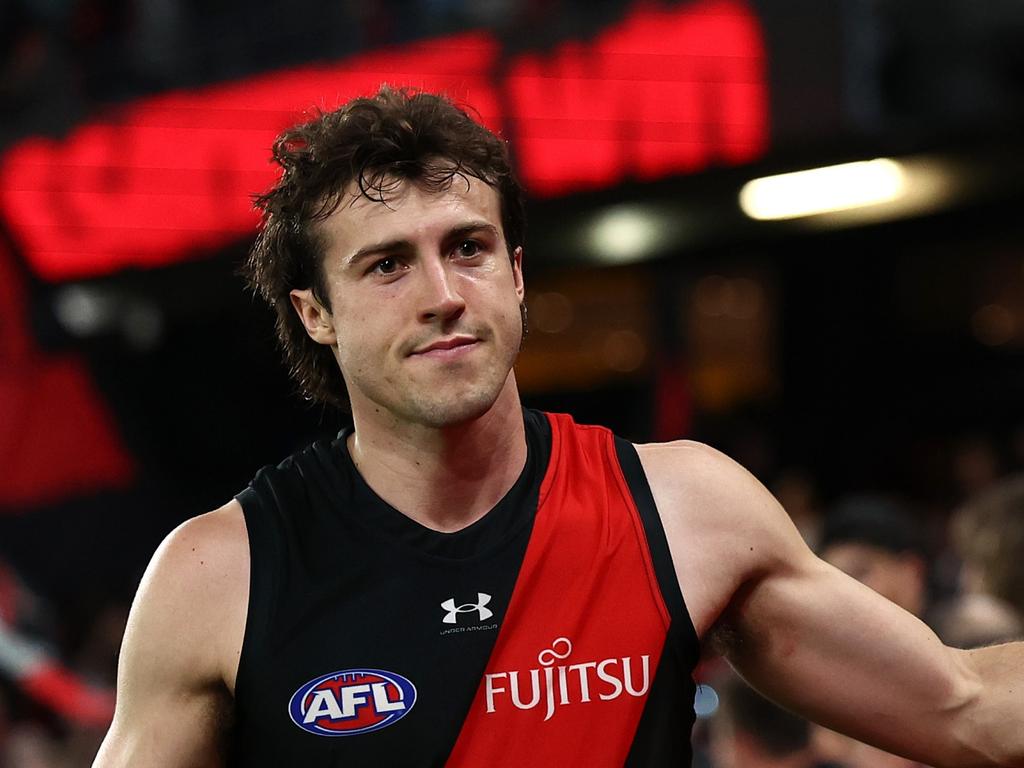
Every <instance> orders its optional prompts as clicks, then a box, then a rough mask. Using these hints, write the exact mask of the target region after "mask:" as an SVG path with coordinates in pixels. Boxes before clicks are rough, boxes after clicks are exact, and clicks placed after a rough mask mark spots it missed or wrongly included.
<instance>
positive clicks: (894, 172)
mask: <svg viewBox="0 0 1024 768" xmlns="http://www.w3.org/2000/svg"><path fill="white" fill-rule="evenodd" d="M906 191H907V174H906V171H905V169H904V168H903V166H902V165H901V164H900V163H898V162H896V161H895V160H890V159H887V158H878V159H876V160H864V161H860V162H856V163H843V164H842V165H832V166H828V167H826V168H813V169H811V170H807V171H797V172H795V173H783V174H780V175H777V176H765V177H763V178H760V179H754V180H753V181H749V182H747V183H746V184H744V185H743V189H741V190H740V208H742V209H743V212H744V213H745V214H746V215H747V216H749V217H750V218H752V219H758V220H760V221H767V220H777V219H795V218H800V217H803V216H814V215H817V214H823V213H832V212H835V211H846V210H851V209H854V208H863V207H866V206H871V205H879V204H882V203H891V202H895V201H896V200H899V199H900V198H901V197H903V195H904V194H905V193H906Z"/></svg>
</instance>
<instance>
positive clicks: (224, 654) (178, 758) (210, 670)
mask: <svg viewBox="0 0 1024 768" xmlns="http://www.w3.org/2000/svg"><path fill="white" fill-rule="evenodd" d="M247 595H248V549H247V538H246V533H245V524H244V522H243V521H242V518H241V510H240V509H239V508H237V502H232V504H229V505H227V506H226V507H223V508H221V509H219V510H217V511H216V512H211V513H210V514H208V515H202V516H200V517H198V518H194V519H192V520H189V521H188V522H186V523H185V524H183V525H182V526H180V527H179V528H177V529H176V530H175V531H173V532H172V533H171V534H170V535H169V536H168V537H167V539H166V540H165V541H164V542H163V544H161V545H160V548H159V549H158V550H157V552H156V554H155V555H154V557H153V561H152V562H151V563H150V565H149V568H148V569H147V571H146V574H145V576H144V577H143V579H142V584H141V585H140V587H139V592H138V594H137V595H136V597H135V602H134V604H133V606H132V611H131V615H130V617H129V620H128V628H127V630H126V632H125V637H124V641H123V643H122V646H121V656H120V659H119V662H118V671H117V706H116V710H115V713H114V721H113V724H112V725H111V727H110V731H109V732H108V733H107V736H106V738H105V739H104V741H103V745H102V746H101V747H100V751H99V754H98V755H97V756H96V761H95V763H94V764H93V765H94V768H121V767H122V766H124V767H125V768H127V766H142V765H154V766H156V765H159V766H166V767H167V768H171V767H172V766H181V768H186V766H187V767H188V768H197V767H202V768H215V767H216V766H220V765H222V762H223V761H222V754H221V752H222V751H221V744H222V743H223V737H224V730H225V726H226V724H227V720H228V719H229V717H230V713H231V698H230V695H229V690H228V686H229V684H230V683H233V669H232V668H231V662H232V660H235V661H237V655H236V652H235V651H234V650H233V649H234V648H235V647H240V645H241V637H240V632H241V631H242V627H244V622H245V602H246V599H247ZM226 677H227V678H229V679H227V680H225V678H226Z"/></svg>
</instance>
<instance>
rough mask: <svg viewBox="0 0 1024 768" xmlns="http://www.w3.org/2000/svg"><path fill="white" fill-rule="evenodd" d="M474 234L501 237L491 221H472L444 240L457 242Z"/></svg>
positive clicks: (454, 230) (446, 236)
mask: <svg viewBox="0 0 1024 768" xmlns="http://www.w3.org/2000/svg"><path fill="white" fill-rule="evenodd" d="M473 232H486V233H487V234H489V235H490V236H491V237H498V236H499V232H498V228H497V227H496V226H494V225H493V224H491V223H490V222H489V221H471V222H469V223H468V224H463V225H462V226H459V227H456V228H455V229H453V230H452V231H451V232H449V233H448V234H447V235H445V238H444V239H445V240H456V239H458V238H460V237H464V236H466V235H468V234H471V233H473Z"/></svg>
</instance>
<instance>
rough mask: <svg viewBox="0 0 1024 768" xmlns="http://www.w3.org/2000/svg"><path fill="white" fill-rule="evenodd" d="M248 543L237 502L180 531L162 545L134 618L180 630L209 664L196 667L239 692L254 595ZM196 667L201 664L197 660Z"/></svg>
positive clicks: (186, 524)
mask: <svg viewBox="0 0 1024 768" xmlns="http://www.w3.org/2000/svg"><path fill="white" fill-rule="evenodd" d="M248 585H249V541H248V535H247V533H246V528H245V519H244V517H243V515H242V508H241V505H239V503H238V502H237V501H235V500H232V501H230V502H229V503H227V504H225V505H224V506H222V507H220V508H218V509H216V510H214V511H212V512H208V513H206V514H204V515H199V516H198V517H193V518H191V519H189V520H186V521H185V522H184V523H182V524H181V525H179V526H178V527H177V528H175V529H174V530H173V531H171V533H170V534H168V535H167V537H166V538H165V539H164V541H163V542H162V543H161V544H160V546H159V548H157V551H156V553H155V554H154V555H153V560H152V562H151V563H150V565H149V568H148V569H147V571H146V574H145V576H144V577H143V579H142V583H141V584H140V586H139V592H138V596H137V598H136V605H135V606H134V607H133V609H132V613H133V614H135V613H138V614H140V616H139V618H145V619H147V620H149V622H152V623H153V624H154V625H157V626H159V625H164V624H167V625H168V626H167V627H166V628H167V629H171V626H170V625H173V627H174V628H176V632H175V633H174V634H175V635H177V636H179V637H180V636H183V635H184V636H188V637H190V638H191V639H192V640H193V641H195V642H197V644H198V645H199V646H201V647H200V648H197V653H199V652H202V653H207V654H209V658H208V659H205V660H204V663H202V664H201V665H199V666H197V667H195V669H197V670H206V671H208V672H210V671H212V672H215V673H216V674H217V675H219V676H220V677H221V678H222V679H223V680H224V682H225V684H227V685H228V687H229V689H233V686H234V670H233V669H232V668H231V657H232V656H233V655H234V657H235V660H236V661H237V655H236V654H237V649H233V646H234V645H236V644H237V645H238V646H239V647H240V645H241V632H242V631H243V630H244V624H245V614H246V607H247V603H248V591H249V586H248ZM194 661H199V660H198V659H195V660H194Z"/></svg>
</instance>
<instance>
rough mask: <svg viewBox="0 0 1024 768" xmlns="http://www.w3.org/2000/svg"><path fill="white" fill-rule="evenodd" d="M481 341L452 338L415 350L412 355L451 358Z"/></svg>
mask: <svg viewBox="0 0 1024 768" xmlns="http://www.w3.org/2000/svg"><path fill="white" fill-rule="evenodd" d="M478 341H479V339H477V338H475V337H473V336H452V337H451V338H448V339H438V340H437V341H435V342H432V343H430V344H428V345H427V346H425V347H421V348H420V349H416V350H413V352H412V353H411V354H412V355H430V356H432V357H451V356H454V355H455V354H458V353H459V352H461V351H462V350H464V349H466V348H468V347H471V346H473V345H474V344H476V343H477V342H478Z"/></svg>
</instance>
